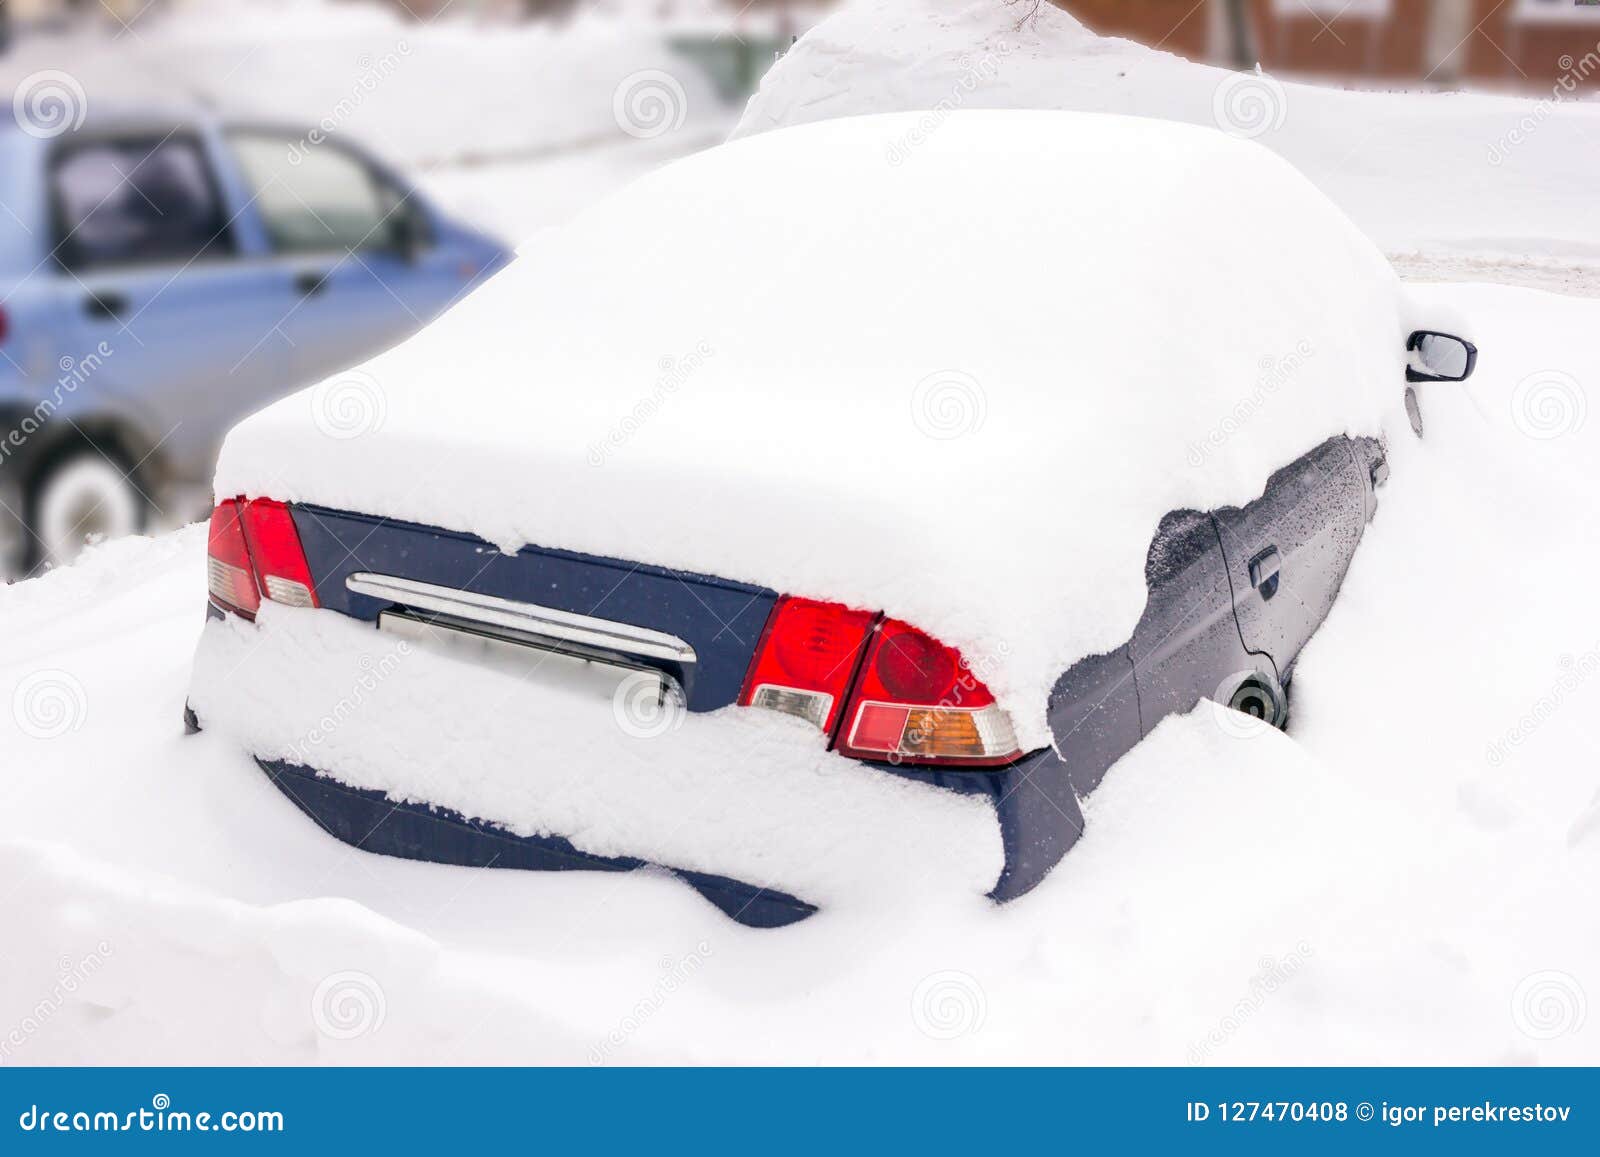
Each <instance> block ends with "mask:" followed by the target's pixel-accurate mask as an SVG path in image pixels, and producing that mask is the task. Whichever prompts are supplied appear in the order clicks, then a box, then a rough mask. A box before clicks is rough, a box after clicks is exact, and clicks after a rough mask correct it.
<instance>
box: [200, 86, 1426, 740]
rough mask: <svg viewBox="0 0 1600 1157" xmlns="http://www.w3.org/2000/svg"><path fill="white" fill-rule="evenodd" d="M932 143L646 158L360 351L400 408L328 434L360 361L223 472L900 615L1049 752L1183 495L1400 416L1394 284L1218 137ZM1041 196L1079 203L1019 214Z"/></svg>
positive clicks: (347, 505)
mask: <svg viewBox="0 0 1600 1157" xmlns="http://www.w3.org/2000/svg"><path fill="white" fill-rule="evenodd" d="M917 126H918V121H917V119H916V118H915V117H910V116H900V117H883V118H874V119H860V120H854V121H835V122H829V123H826V124H821V125H815V126H810V127H807V128H803V129H799V130H795V131H793V132H790V133H784V134H775V135H771V136H763V137H760V138H757V139H753V140H750V141H744V142H738V143H735V144H733V145H728V146H724V147H722V148H719V149H716V150H712V151H710V152H706V153H701V154H699V155H697V156H695V157H692V158H689V159H688V160H685V161H680V162H677V163H676V164H674V165H672V166H669V167H667V168H666V169H663V170H661V171H659V172H657V173H654V174H651V175H650V176H648V177H646V178H645V179H643V180H641V181H639V182H637V183H636V184H634V185H633V186H632V187H631V188H630V189H628V190H626V191H625V192H623V193H622V194H620V195H618V196H617V197H615V198H613V199H611V200H610V201H609V202H606V203H605V204H604V205H603V206H601V207H598V208H596V209H594V210H592V211H590V212H589V213H587V214H586V215H584V216H583V217H582V218H580V220H579V221H578V222H576V223H574V225H573V226H571V227H570V228H569V229H567V230H565V231H564V233H563V234H562V235H561V236H560V237H559V238H557V239H555V240H553V241H552V242H551V243H550V244H549V245H546V246H543V247H539V248H535V249H524V251H523V256H524V258H525V260H521V261H518V262H517V263H516V265H515V266H514V267H512V268H511V269H510V270H508V271H507V273H506V274H504V275H503V276H501V277H500V278H497V279H496V280H495V281H494V282H493V283H492V284H490V285H489V286H487V287H485V289H484V290H483V291H482V292H480V293H478V294H475V295H474V296H473V297H472V298H471V299H469V300H468V301H466V302H464V303H462V305H461V306H459V307H458V308H457V309H456V310H454V311H453V312H452V313H451V314H449V315H448V316H447V317H445V318H443V319H442V320H441V321H440V322H439V323H437V324H435V325H433V326H431V327H429V328H428V329H427V330H425V331H424V332H422V333H421V334H418V335H417V336H415V337H413V338H411V339H410V340H408V341H407V342H405V343H403V344H402V345H400V346H398V347H396V348H395V349H393V350H391V351H390V352H388V353H386V354H384V355H382V356H380V357H378V358H376V359H374V360H373V361H371V362H369V363H367V364H366V365H365V366H364V367H363V368H362V369H361V370H360V371H358V372H359V374H360V383H359V384H360V385H361V386H362V387H363V389H364V393H365V394H368V395H372V396H373V398H374V404H376V401H377V400H381V403H382V409H383V420H382V422H381V424H377V423H369V425H375V426H376V428H375V429H371V430H370V431H369V432H365V433H364V436H362V437H358V438H346V439H334V438H330V437H328V436H327V435H326V434H325V433H324V432H323V428H324V427H325V426H326V424H327V423H326V421H321V420H319V418H320V417H321V415H320V413H319V406H323V405H326V404H327V399H329V398H330V397H334V396H337V395H338V394H339V393H340V391H341V387H342V382H341V380H340V379H332V380H330V381H329V382H327V383H324V384H323V385H321V386H318V387H316V388H313V389H311V390H308V391H305V392H302V393H300V394H298V395H294V396H291V397H289V398H287V399H285V400H283V401H282V402H280V403H278V404H276V405H274V406H272V407H270V408H268V409H267V410H264V411H262V412H261V413H259V414H257V415H256V416H255V417H254V418H252V419H250V420H248V421H247V422H245V423H244V424H242V425H241V426H239V427H238V428H236V429H235V430H234V431H233V433H232V434H230V436H229V438H228V441H227V443H226V445H225V447H224V450H223V453H222V458H221V461H220V464H219V467H218V474H217V482H216V485H217V492H218V493H219V494H251V495H261V494H265V495H271V496H274V497H277V498H280V499H285V500H291V501H300V502H311V503H318V504H322V505H327V506H332V507H337V508H341V509H350V510H357V511H363V512H368V513H373V514H382V515H388V516H391V517H396V518H403V519H407V520H411V521H415V522H420V523H424V524H427V525H435V526H441V527H447V528H451V529H456V530H461V531H468V532H471V533H475V534H478V535H481V536H482V537H484V538H486V539H488V540H489V541H490V542H493V543H495V544H497V545H498V546H500V547H501V548H502V549H504V550H513V549H515V548H517V547H519V546H521V545H523V544H526V543H530V542H531V543H537V544H539V545H542V546H547V547H559V548H566V549H572V550H579V551H585V552H588V553H592V554H598V555H606V556H611V557H616V558H624V559H630V560H634V561H641V562H648V563H652V564H656V565H662V566H669V567H677V568H682V569H687V570H695V571H700V572H702V573H708V574H714V575H719V576H722V577H724V578H730V579H736V580H743V581H749V582H753V583H759V584H764V585H767V586H770V587H772V588H774V589H777V590H780V591H785V592H788V593H791V594H798V595H804V596H808V597H816V598H826V599H834V600H839V601H842V602H847V603H850V604H852V605H854V606H859V607H866V608H879V609H882V610H884V611H885V612H887V613H889V614H891V615H895V616H898V617H901V618H904V619H906V620H908V621H910V622H913V623H915V624H917V625H919V626H921V627H922V628H923V629H925V630H927V631H929V632H931V633H933V634H935V635H937V636H938V637H940V638H942V639H944V640H946V641H947V642H950V643H952V644H954V645H957V646H959V647H961V648H962V649H963V651H964V652H965V653H966V654H967V656H968V657H969V658H970V659H972V661H973V662H974V664H979V665H980V666H979V669H980V670H982V671H984V672H985V677H986V679H987V681H988V682H989V683H990V685H991V686H992V687H993V688H994V690H995V692H996V694H997V695H998V696H999V697H1000V699H1001V701H1002V703H1003V704H1005V706H1006V707H1007V708H1008V709H1009V710H1010V711H1011V712H1012V714H1013V717H1014V718H1015V720H1016V721H1017V723H1018V725H1019V727H1020V728H1021V729H1022V733H1023V735H1024V739H1025V742H1026V743H1028V744H1030V745H1032V746H1035V747H1037V746H1043V745H1044V744H1045V743H1047V742H1048V735H1047V731H1046V729H1045V726H1044V710H1045V703H1046V698H1047V695H1048V692H1049V689H1050V687H1051V686H1052V684H1053V683H1054V681H1055V680H1056V678H1057V677H1058V676H1059V675H1060V674H1061V673H1062V672H1064V671H1065V670H1066V669H1067V668H1068V667H1069V666H1070V665H1071V664H1072V663H1073V662H1074V661H1076V660H1077V659H1078V658H1080V657H1082V656H1084V655H1087V654H1092V653H1095V652H1097V651H1103V650H1108V649H1110V648H1113V647H1116V646H1119V645H1121V644H1122V643H1123V642H1125V641H1126V639H1127V638H1128V636H1129V634H1130V633H1131V631H1132V628H1133V626H1134V624H1135V623H1136V622H1137V620H1138V618H1139V615H1140V613H1141V612H1142V610H1143V607H1144V601H1145V586H1144V565H1145V555H1146V552H1147V550H1148V547H1149V543H1150V538H1151V536H1152V534H1153V533H1154V530H1155V527H1156V524H1157V522H1158V521H1159V520H1160V518H1161V517H1162V515H1164V514H1165V513H1167V512H1168V511H1170V510H1175V509H1182V508H1185V507H1197V508H1202V509H1204V508H1210V507H1214V506H1221V505H1226V504H1229V503H1242V502H1244V501H1246V500H1248V499H1250V498H1253V497H1255V496H1257V495H1259V494H1260V492H1261V489H1262V487H1263V485H1264V484H1265V481H1266V479H1267V477H1268V475H1269V474H1270V473H1271V472H1272V471H1273V470H1275V469H1277V468H1278V467H1280V466H1282V465H1284V464H1285V463H1287V462H1289V461H1291V460H1293V459H1294V458H1295V457H1297V456H1299V455H1300V454H1302V453H1304V452H1306V451H1307V450H1309V449H1310V448H1311V447H1313V446H1315V445H1317V444H1318V443H1320V442H1321V441H1323V440H1324V439H1325V438H1327V437H1329V436H1330V435H1333V434H1339V433H1342V432H1350V433H1378V432H1380V431H1382V430H1383V429H1384V428H1385V422H1386V418H1387V419H1388V424H1389V427H1390V428H1395V427H1396V424H1397V423H1403V421H1404V419H1403V417H1401V416H1400V415H1399V410H1400V399H1401V393H1402V389H1403V384H1404V383H1403V370H1402V357H1403V344H1404V337H1403V335H1404V332H1405V327H1404V326H1403V324H1402V320H1403V319H1402V317H1401V307H1400V305H1399V304H1398V301H1397V298H1398V288H1397V284H1396V282H1395V280H1394V277H1393V274H1392V273H1391V272H1390V271H1389V269H1388V268H1387V266H1386V264H1385V263H1384V261H1383V259H1382V257H1381V256H1380V255H1379V254H1378V253H1377V252H1376V250H1374V249H1373V248H1372V247H1371V246H1370V244H1368V243H1367V242H1366V240H1365V239H1364V238H1362V237H1361V236H1360V235H1359V234H1358V233H1357V232H1356V231H1355V230H1354V229H1353V228H1352V227H1351V226H1350V225H1349V223H1348V222H1347V221H1345V220H1344V219H1343V218H1341V217H1340V216H1339V214H1338V213H1337V212H1336V211H1335V210H1333V209H1332V208H1331V207H1330V206H1328V205H1327V203H1326V202H1325V201H1324V200H1323V199H1322V198H1321V197H1320V196H1319V195H1318V194H1317V193H1316V192H1315V190H1313V189H1311V188H1310V187H1309V186H1308V185H1307V184H1306V182H1305V181H1304V179H1303V178H1301V177H1300V176H1299V175H1298V174H1296V173H1295V172H1294V171H1293V169H1291V168H1290V167H1289V166H1288V165H1286V164H1284V163H1282V162H1281V161H1280V160H1278V159H1277V158H1276V157H1274V156H1273V155H1272V154H1271V153H1269V152H1267V151H1266V150H1263V149H1258V148H1256V147H1255V146H1253V145H1250V144H1248V143H1244V142H1239V141H1233V140H1230V139H1228V138H1226V137H1224V136H1223V135H1221V134H1220V133H1215V132H1203V131H1200V130H1196V129H1191V128H1188V127H1184V126H1174V125H1164V124H1160V123H1158V122H1155V121H1141V120H1124V119H1121V118H1106V117H1090V116H1077V115H1071V114H1061V113H1025V112H1021V113H969V114H964V115H962V116H958V117H952V118H951V119H950V120H949V121H948V122H946V123H945V124H944V125H942V126H941V127H940V129H939V131H938V132H936V133H935V134H933V135H932V136H929V137H927V138H925V139H921V140H919V141H917V142H916V143H914V144H911V145H910V147H909V148H908V149H907V151H906V152H905V153H904V155H903V156H902V157H900V159H898V160H896V159H895V158H894V157H893V156H892V155H890V151H891V150H893V149H896V148H900V147H902V146H904V145H905V144H906V143H907V142H909V141H911V140H912V138H913V135H914V134H916V133H917V132H918V127H917ZM1089 171H1092V172H1094V173H1096V174H1097V178H1096V179H1095V180H1094V181H1092V182H1091V181H1085V180H1083V179H1082V174H1083V173H1085V172H1089ZM1002 191H1004V192H1003V193H1002ZM1028 195H1031V196H1033V197H1035V198H1037V199H1038V200H1039V201H1040V203H1041V204H1048V205H1049V211H1047V212H1041V211H1035V212H1021V211H1019V210H1018V209H1017V208H1015V207H1012V206H1010V205H1007V204H1005V203H1003V202H1002V201H1001V200H1000V198H1001V197H1002V196H1011V197H1014V196H1028ZM885 221H893V222H894V223H893V225H892V226H889V227H885V225H884V224H883V222H885ZM1335 303H1337V308H1333V305H1334V304H1335ZM1269 379H1270V380H1269ZM1263 382H1266V383H1267V385H1266V386H1264V385H1263ZM343 384H348V383H343ZM1262 390H1267V392H1268V393H1270V394H1272V395H1274V396H1276V398H1277V399H1278V400H1279V402H1280V403H1281V404H1279V405H1276V406H1274V407H1271V408H1270V409H1269V410H1267V411H1266V412H1265V413H1264V414H1263V416H1262V417H1261V418H1259V419H1257V420H1253V421H1250V422H1247V423H1243V424H1241V425H1240V426H1239V428H1238V429H1237V430H1231V427H1230V430H1231V432H1230V436H1229V437H1228V438H1227V439H1226V441H1227V446H1226V452H1221V453H1201V452H1197V450H1196V447H1197V445H1202V444H1205V443H1206V442H1207V441H1208V440H1212V439H1214V437H1215V431H1216V430H1217V429H1218V428H1219V427H1220V426H1222V425H1223V424H1224V423H1225V422H1227V421H1228V417H1229V415H1230V414H1232V413H1234V412H1235V410H1236V408H1237V407H1238V406H1239V404H1240V402H1241V400H1244V399H1247V398H1248V397H1250V396H1251V395H1252V393H1253V392H1260V391H1262ZM464 396H471V397H472V399H473V403H472V404H471V405H456V404H453V402H452V399H454V398H457V397H464ZM486 412H487V413H492V414H493V418H492V419H490V418H488V417H486ZM1398 428H1402V429H1403V428H1404V427H1403V425H1400V426H1399V427H1398Z"/></svg>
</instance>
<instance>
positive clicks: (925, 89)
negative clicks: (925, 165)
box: [736, 0, 1600, 293]
mask: <svg viewBox="0 0 1600 1157" xmlns="http://www.w3.org/2000/svg"><path fill="white" fill-rule="evenodd" d="M1031 7H1033V5H1031V4H1028V3H1004V2H1002V0H958V2H956V3H951V2H949V0H848V2H847V3H846V4H844V5H843V6H842V7H841V8H840V9H839V10H838V11H837V12H836V13H834V14H833V15H832V16H830V17H829V18H828V19H827V20H825V21H823V22H822V23H820V24H818V25H817V26H816V27H815V28H813V29H812V30H811V31H810V32H809V33H807V34H806V35H805V36H803V37H801V38H800V41H799V43H797V44H796V45H795V46H794V47H793V48H792V49H791V50H790V51H789V52H788V53H787V54H786V55H785V56H784V58H783V59H782V60H781V61H779V62H778V64H777V65H776V66H775V67H773V68H772V69H771V70H770V71H769V72H768V73H767V75H766V77H765V78H764V80H763V81H762V84H761V89H760V91H759V92H758V93H757V94H756V95H755V96H754V97H753V98H751V100H750V103H749V106H748V107H747V108H746V110H745V113H744V117H743V119H742V120H741V121H740V123H739V127H738V129H737V130H736V131H737V134H738V135H748V134H752V133H759V132H767V131H770V130H772V129H775V128H780V127H782V126H785V125H793V124H802V123H806V122H809V121H816V120H823V119H827V118H831V117H841V116H852V115H859V114H862V113H872V112H892V111H893V112H898V111H910V110H921V111H923V112H924V113H925V116H924V118H923V123H924V127H923V130H922V132H923V134H924V135H931V134H933V133H936V132H937V131H938V128H939V125H940V124H941V123H942V122H943V121H944V119H945V118H946V117H947V116H948V115H949V113H950V112H951V111H953V110H955V109H961V108H1062V109H1077V110H1082V111H1088V112H1115V113H1126V114H1130V115H1135V116H1148V117H1157V118H1161V119H1165V120H1179V121H1188V122H1190V123H1192V124H1203V125H1214V126H1217V127H1220V128H1222V129H1224V130H1226V131H1228V132H1231V133H1233V134H1235V135H1238V136H1245V137H1250V138H1252V139H1255V140H1258V141H1260V142H1261V143H1262V144H1264V145H1266V146H1267V147H1268V148H1271V149H1274V150H1276V151H1278V152H1280V153H1282V154H1283V156H1285V157H1286V158H1288V159H1289V160H1290V161H1291V162H1292V163H1293V164H1294V165H1296V166H1297V167H1298V168H1299V169H1300V170H1301V171H1302V172H1304V173H1305V174H1306V175H1307V176H1308V177H1310V178H1311V179H1312V181H1314V182H1315V183H1316V184H1317V186H1318V187H1319V188H1321V189H1322V191H1323V192H1324V193H1326V194H1328V196H1329V197H1331V198H1332V199H1333V200H1334V201H1335V202H1336V203H1337V204H1338V205H1339V206H1340V207H1341V208H1343V209H1344V210H1345V212H1346V213H1348V214H1349V215H1350V216H1351V217H1352V218H1353V219H1354V220H1355V221H1356V223H1357V224H1359V225H1360V226H1361V227H1362V228H1363V229H1364V230H1365V231H1366V232H1367V234H1368V235H1369V236H1370V237H1372V238H1373V240H1374V241H1376V242H1377V243H1378V244H1379V245H1380V246H1381V247H1382V248H1383V249H1384V251H1385V252H1387V253H1389V254H1390V255H1391V256H1393V257H1395V258H1397V264H1399V266H1400V268H1401V270H1402V272H1404V273H1406V274H1408V275H1411V274H1415V275H1416V276H1418V277H1419V278H1420V279H1422V280H1433V279H1439V280H1497V281H1508V282H1513V283H1518V284H1530V285H1535V286H1538V287H1541V288H1553V289H1564V290H1567V291H1571V289H1573V288H1574V287H1581V288H1582V289H1583V290H1584V291H1585V292H1589V293H1600V215H1596V214H1595V212H1594V210H1593V206H1594V196H1593V192H1594V189H1595V188H1596V187H1600V102H1596V101H1594V100H1580V99H1577V98H1575V97H1573V96H1571V95H1569V94H1568V92H1567V91H1566V88H1565V87H1564V86H1562V85H1556V86H1553V87H1552V90H1551V92H1550V93H1549V94H1547V95H1544V96H1543V98H1542V99H1528V98H1513V97H1503V96H1489V95H1483V94H1476V93H1454V92H1440V93H1404V92H1402V93H1390V92H1355V91H1341V90H1338V89H1333V88H1327V87H1320V86H1315V85H1310V84H1299V83H1293V82H1291V81H1288V80H1285V79H1282V78H1278V77H1273V76H1265V75H1259V74H1254V73H1234V72H1229V71H1226V70H1224V69H1220V68H1214V67H1210V66H1208V65H1201V64H1195V63H1191V62H1190V61H1186V60H1184V59H1182V58H1181V57H1177V56H1173V55H1171V54H1170V53H1166V52H1160V51H1156V50H1153V49H1150V48H1146V47H1144V46H1143V45H1139V44H1135V43H1133V42H1132V41H1128V40H1119V39H1112V38H1106V37H1101V36H1096V35H1095V34H1093V33H1092V32H1090V31H1088V30H1087V29H1086V28H1084V26H1083V25H1082V24H1080V23H1079V22H1078V21H1077V20H1075V19H1074V18H1073V17H1071V16H1070V15H1068V14H1067V13H1066V12H1063V11H1062V10H1060V9H1058V8H1056V7H1053V6H1052V5H1051V4H1049V3H1048V2H1047V3H1045V4H1043V5H1042V6H1039V7H1038V14H1037V17H1036V18H1034V19H1032V20H1029V21H1022V20H1021V17H1022V16H1023V14H1024V13H1025V12H1026V11H1027V10H1028V9H1030V8H1031ZM1595 67H1596V62H1595V61H1594V60H1592V59H1591V60H1587V61H1574V62H1572V69H1573V70H1585V69H1587V70H1592V69H1593V68H1595ZM1574 75H1576V72H1574V73H1573V75H1569V76H1568V77H1567V78H1566V79H1567V80H1568V81H1569V82H1570V81H1571V80H1572V79H1573V76H1574ZM914 147H915V141H914V140H908V141H907V142H906V143H905V148H907V149H909V148H914ZM902 151H903V150H902ZM890 159H891V160H893V157H891V158H890ZM1012 192H1013V197H1014V198H1015V199H1014V201H1013V202H1009V203H1010V204H1012V205H1013V207H1014V208H1016V209H1018V210H1019V211H1020V210H1022V209H1023V208H1024V207H1030V208H1034V209H1036V210H1039V211H1042V210H1043V209H1044V208H1045V207H1047V206H1048V204H1049V192H1048V190H1031V191H1024V190H1014V191H1012Z"/></svg>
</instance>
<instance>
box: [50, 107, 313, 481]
mask: <svg viewBox="0 0 1600 1157" xmlns="http://www.w3.org/2000/svg"><path fill="white" fill-rule="evenodd" d="M48 182H49V186H50V199H51V206H52V216H53V222H52V229H53V233H54V236H53V246H54V250H53V252H54V261H53V262H52V264H51V266H50V268H49V276H52V277H54V278H57V279H58V281H59V283H60V287H61V292H62V297H63V299H64V302H65V308H66V316H67V318H68V319H69V321H68V327H67V330H66V332H65V343H64V348H63V349H62V351H61V353H60V365H61V366H62V367H63V368H65V367H67V365H68V363H69V362H71V363H73V364H74V365H76V366H79V367H81V368H80V370H79V372H78V373H76V374H75V375H74V377H75V378H79V379H81V380H80V381H77V382H76V384H75V386H74V388H73V390H72V392H71V396H70V397H69V398H67V399H66V400H65V402H64V404H63V407H62V411H63V413H64V414H65V415H66V416H67V417H69V418H71V419H72V420H74V421H76V422H79V423H80V424H83V423H91V422H93V423H100V422H115V423H116V424H117V425H118V427H119V428H120V429H123V430H125V431H131V432H133V433H134V437H133V439H132V440H133V442H134V444H135V446H136V447H138V450H137V452H138V453H140V454H142V455H145V456H147V457H148V458H150V459H152V460H158V461H160V462H161V463H162V464H163V465H164V466H165V467H166V468H167V469H168V471H169V472H170V473H172V474H173V475H175V476H177V477H179V478H180V479H185V480H193V481H196V482H202V481H209V478H210V473H211V467H212V463H213V460H214V457H215V451H216V449H217V447H218V446H219V445H220V442H221V438H222V435H223V434H224V433H225V432H226V430H227V429H228V427H229V426H230V425H232V423H233V422H234V421H236V420H237V419H238V418H239V417H242V416H243V415H244V414H246V413H249V412H250V411H251V410H254V409H256V408H257V407H258V406H259V405H261V404H262V403H263V402H265V401H267V400H269V399H270V398H271V396H272V395H273V394H274V392H275V391H276V390H278V389H281V387H282V385H283V381H284V378H285V375H286V374H287V372H288V369H289V365H288V359H287V353H286V347H285V345H284V343H283V341H282V339H281V337H279V336H278V335H277V334H276V332H275V326H276V324H277V322H278V320H279V319H280V318H281V317H282V316H283V314H284V312H285V311H286V310H287V309H288V308H289V306H290V304H291V299H290V297H289V296H288V294H286V293H285V292H283V291H282V290H281V289H275V288H274V285H273V279H272V278H271V276H270V274H269V273H268V272H267V271H265V270H263V269H262V268H261V267H260V265H259V263H256V262H253V261H250V260H247V256H248V255H247V254H246V253H244V252H242V251H241V245H240V237H239V229H238V227H237V221H236V220H235V214H234V213H233V212H232V211H231V210H230V209H229V206H228V202H227V201H226V199H225V196H224V194H223V191H222V187H221V185H220V184H219V182H218V180H217V173H216V170H215V168H214V166H213V164H212V155H211V153H210V151H209V149H208V147H207V143H206V140H205V138H204V136H203V135H202V134H201V133H200V132H198V131H190V130H187V129H179V130H175V131H174V130H163V131H154V130H152V131H131V132H125V133H108V134H96V135H92V136H85V135H73V136H70V137H64V138H63V139H62V140H61V141H59V142H57V144H56V146H55V148H54V152H53V154H52V156H51V160H50V164H49V169H48ZM124 465H127V466H132V465H137V464H136V463H126V464H124ZM147 468H148V467H147Z"/></svg>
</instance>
